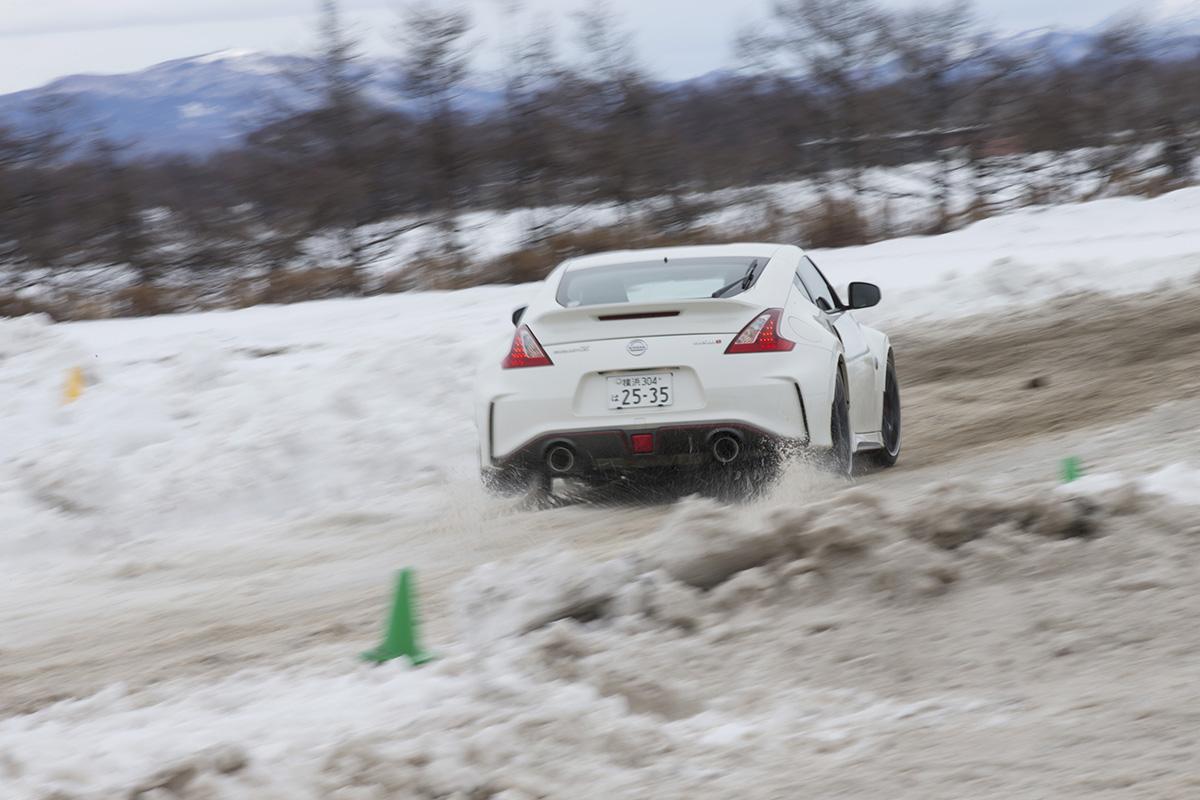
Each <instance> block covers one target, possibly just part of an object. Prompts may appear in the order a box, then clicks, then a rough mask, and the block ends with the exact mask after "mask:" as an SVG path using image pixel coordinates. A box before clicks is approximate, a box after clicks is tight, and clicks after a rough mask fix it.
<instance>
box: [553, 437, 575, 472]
mask: <svg viewBox="0 0 1200 800" xmlns="http://www.w3.org/2000/svg"><path fill="white" fill-rule="evenodd" d="M546 466H547V467H549V468H550V472H552V473H553V474H555V475H565V474H567V473H568V472H570V471H571V470H572V469H574V468H575V453H574V451H572V450H571V448H569V447H567V446H566V445H565V444H556V445H554V447H551V448H550V449H549V450H548V451H546Z"/></svg>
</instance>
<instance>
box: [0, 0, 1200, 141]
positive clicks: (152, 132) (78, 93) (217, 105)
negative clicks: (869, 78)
mask: <svg viewBox="0 0 1200 800" xmlns="http://www.w3.org/2000/svg"><path fill="white" fill-rule="evenodd" d="M1189 4H1191V5H1189ZM1192 6H1200V0H1159V4H1158V6H1156V7H1155V8H1156V10H1155V12H1154V13H1153V14H1152V15H1151V19H1150V21H1151V23H1152V24H1153V25H1154V28H1153V30H1154V31H1155V33H1154V34H1153V36H1152V37H1151V40H1150V41H1149V42H1148V43H1147V49H1148V51H1149V52H1148V53H1147V55H1150V56H1152V57H1154V58H1158V59H1166V60H1173V59H1190V58H1200V12H1196V14H1195V15H1192V14H1193V11H1192ZM1181 15H1183V16H1181ZM1187 15H1192V16H1187ZM1098 36H1099V33H1098V31H1095V30H1092V31H1070V30H1058V29H1042V30H1034V31H1027V32H1024V33H1021V34H1018V35H1016V36H1012V37H1009V38H1008V39H1005V40H1004V41H1003V42H1002V43H1001V46H1002V47H1003V49H1005V50H1006V51H1008V52H1009V53H1011V54H1013V55H1016V56H1018V57H1021V58H1023V59H1036V60H1037V61H1038V62H1041V63H1059V64H1074V63H1078V62H1079V61H1080V60H1081V59H1083V58H1084V57H1085V56H1086V55H1087V54H1088V52H1089V51H1090V50H1091V48H1092V46H1093V45H1094V44H1095V42H1096V40H1097V37H1098ZM313 66H314V64H313V60H312V59H311V58H310V57H307V56H298V55H270V54H266V53H258V52H253V51H234V50H228V51H222V52H219V53H210V54H208V55H202V56H196V57H194V58H184V59H178V60H175V61H167V62H164V63H162V64H158V65H156V66H153V67H150V68H148V69H144V70H142V71H140V72H132V73H128V74H124V75H73V76H70V77H66V78H60V79H59V80H56V81H53V82H52V83H49V84H47V85H45V86H42V87H40V88H37V89H29V90H26V91H23V92H16V93H14V94H8V95H0V125H9V126H12V127H15V128H18V129H21V128H23V127H25V126H28V125H30V124H31V123H33V121H34V120H35V119H36V117H37V115H38V114H39V113H42V114H45V113H51V114H54V113H57V114H58V115H59V116H58V118H59V119H60V120H61V121H62V125H63V126H64V127H65V129H66V130H67V131H68V132H69V133H73V134H79V135H84V136H88V135H98V134H103V135H105V136H107V137H109V138H111V139H115V140H117V141H122V142H127V143H128V144H129V145H130V146H131V148H132V149H133V151H134V152H136V153H141V154H150V153H183V154H204V153H210V152H213V151H215V150H219V149H221V148H223V147H232V146H235V145H236V144H237V142H238V140H239V139H241V138H242V137H243V136H244V135H245V134H246V133H248V132H249V131H251V130H253V129H255V128H257V127H259V126H261V125H262V124H263V123H265V122H267V121H268V120H270V119H272V118H273V117H275V116H277V115H278V114H280V113H281V112H282V111H283V110H284V109H296V108H303V107H304V105H305V104H306V103H307V102H309V101H308V100H307V98H308V97H309V96H310V95H309V94H308V93H306V92H305V91H303V89H302V86H303V84H302V83H301V82H300V81H301V76H303V75H305V74H310V73H311V72H312V68H313ZM364 69H365V70H367V71H368V72H369V73H370V79H369V81H368V83H367V91H368V93H369V95H370V97H371V98H372V100H373V101H374V102H375V103H377V104H379V105H381V106H383V107H387V108H398V109H406V108H411V104H410V102H409V101H408V100H407V99H406V98H405V97H404V96H403V95H402V94H401V93H400V92H399V90H398V89H397V87H396V83H397V80H396V68H395V65H394V64H393V63H389V62H387V61H382V60H380V61H374V62H371V63H368V64H365V65H364ZM730 75H731V73H729V72H726V71H716V72H713V73H710V74H708V75H705V76H701V77H698V78H694V79H691V80H689V81H683V82H682V83H678V84H671V85H669V86H667V87H666V88H668V89H670V88H676V89H685V88H693V89H696V88H701V89H702V88H704V87H707V86H712V85H715V84H719V83H721V82H722V81H725V80H728V78H729V77H730ZM460 102H461V104H462V107H463V108H465V109H467V110H468V111H473V112H485V111H487V110H490V109H494V108H497V107H498V106H499V105H500V103H501V102H502V97H501V95H500V93H499V92H498V91H495V90H489V89H486V88H474V89H470V90H468V91H466V92H464V94H463V96H462V98H461V99H460ZM55 107H58V111H57V112H56V111H54V110H53V109H54V108H55ZM47 108H49V109H51V110H50V111H49V112H47V111H45V109H47ZM39 109H42V110H41V111H39Z"/></svg>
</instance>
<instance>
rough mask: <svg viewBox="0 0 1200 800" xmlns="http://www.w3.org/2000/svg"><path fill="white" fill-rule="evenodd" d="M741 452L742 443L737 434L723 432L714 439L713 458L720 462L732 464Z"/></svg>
mask: <svg viewBox="0 0 1200 800" xmlns="http://www.w3.org/2000/svg"><path fill="white" fill-rule="evenodd" d="M741 453H742V445H741V442H739V441H738V440H737V437H736V436H733V435H731V434H728V433H723V434H721V435H720V436H717V437H716V438H714V439H713V441H712V454H713V458H715V459H716V460H717V463H718V464H732V463H733V462H734V461H737V458H738V456H739V455H741Z"/></svg>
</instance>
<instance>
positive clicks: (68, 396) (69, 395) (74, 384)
mask: <svg viewBox="0 0 1200 800" xmlns="http://www.w3.org/2000/svg"><path fill="white" fill-rule="evenodd" d="M83 387H84V382H83V368H82V367H72V368H71V369H70V370H69V371H68V372H67V385H66V387H64V389H63V402H64V403H74V402H75V401H76V400H78V399H79V396H80V395H81V394H83Z"/></svg>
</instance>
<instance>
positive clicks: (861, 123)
mask: <svg viewBox="0 0 1200 800" xmlns="http://www.w3.org/2000/svg"><path fill="white" fill-rule="evenodd" d="M887 21H888V20H887V15H886V14H885V13H884V12H883V11H881V10H880V9H879V7H878V6H877V5H876V4H875V3H874V2H873V0H777V2H776V3H775V4H774V6H773V7H772V10H771V14H770V16H769V18H768V20H767V24H765V25H761V26H759V27H758V28H751V29H747V30H745V31H743V32H742V34H741V36H740V37H739V39H738V48H739V51H740V52H741V54H742V58H743V60H744V61H745V62H746V63H747V65H749V66H754V67H759V68H766V69H769V70H777V71H780V72H782V73H783V74H787V75H790V76H791V77H792V78H793V79H797V80H803V82H804V83H805V84H807V85H808V86H809V87H811V92H812V96H813V97H812V99H813V111H814V112H815V113H816V114H817V115H819V117H820V119H821V121H822V122H823V126H824V128H825V131H826V136H828V137H829V138H830V139H832V140H833V141H834V142H835V143H836V145H837V152H838V153H839V155H840V160H841V162H842V166H851V167H855V166H858V165H861V164H862V163H864V161H865V160H866V156H867V154H866V153H865V152H864V151H865V150H866V148H867V147H869V145H870V142H869V140H868V139H867V138H866V136H865V135H866V134H868V133H870V132H871V131H872V129H873V128H875V127H876V126H877V125H878V123H879V122H880V121H881V120H880V119H879V114H878V109H877V108H876V107H874V106H873V105H872V104H871V103H870V98H869V95H868V91H867V90H868V88H870V87H871V86H872V85H875V84H878V83H879V82H881V81H882V79H883V77H884V74H883V68H884V67H885V65H886V62H887V60H888V59H889V58H890V57H891V55H892V54H891V49H890V47H889V42H888V38H887Z"/></svg>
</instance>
